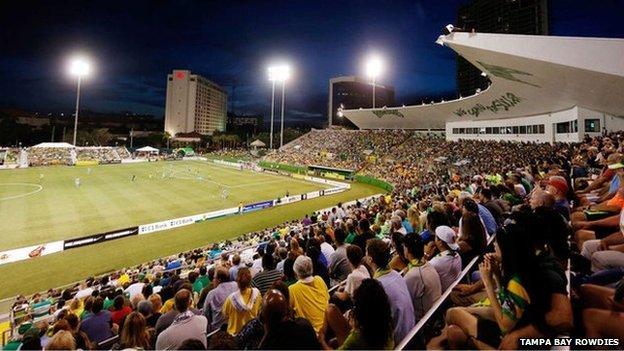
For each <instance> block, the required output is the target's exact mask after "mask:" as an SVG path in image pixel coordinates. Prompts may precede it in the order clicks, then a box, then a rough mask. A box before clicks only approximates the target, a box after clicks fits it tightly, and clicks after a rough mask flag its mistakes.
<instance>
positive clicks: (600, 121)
mask: <svg viewBox="0 0 624 351" xmlns="http://www.w3.org/2000/svg"><path fill="white" fill-rule="evenodd" d="M536 127H537V130H535V129H536ZM623 128H624V118H621V117H616V116H613V115H609V114H606V113H603V112H599V111H594V110H590V109H587V108H583V107H579V106H574V107H572V108H570V109H566V110H562V111H557V112H551V113H546V114H540V115H535V116H526V117H519V118H506V119H492V120H482V121H476V120H472V121H457V122H447V123H446V139H447V140H450V141H457V140H460V139H467V140H495V141H502V140H505V141H520V142H526V141H529V142H542V143H553V142H565V143H570V142H579V141H581V140H582V139H583V136H584V135H585V134H588V135H590V136H598V135H600V134H601V133H602V132H604V131H617V130H622V129H623Z"/></svg>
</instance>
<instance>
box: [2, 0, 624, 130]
mask: <svg viewBox="0 0 624 351" xmlns="http://www.w3.org/2000/svg"><path fill="white" fill-rule="evenodd" d="M464 2H465V1H459V0H451V1H446V0H445V1H441V0H435V1H424V0H420V1H419V0H409V1H383V0H377V1H366V0H357V1H356V0H354V1H339V0H336V1H303V0H301V1H298V0H290V1H268V0H255V1H183V0H180V1H111V0H109V1H99V0H91V1H40V2H33V1H24V0H22V1H2V2H1V3H0V107H19V108H24V109H27V110H36V111H40V112H47V111H62V110H63V111H70V110H71V109H72V108H73V104H74V101H75V100H74V99H75V82H74V81H73V80H72V78H70V77H69V76H68V74H67V73H66V66H67V60H68V58H69V56H70V55H71V54H72V53H85V54H87V55H88V56H89V57H91V58H92V59H93V60H94V61H95V65H96V67H95V72H94V74H93V75H92V76H91V77H89V78H88V80H87V81H86V82H85V83H84V86H83V87H84V89H83V99H82V104H83V107H84V108H86V109H91V110H96V111H102V112H106V111H111V112H112V111H132V112H136V113H148V114H153V115H154V116H156V117H159V118H160V117H162V116H163V115H164V105H165V88H166V75H167V73H169V72H170V71H171V70H172V69H174V68H180V69H184V68H188V69H190V70H192V71H193V72H196V73H199V74H202V75H204V76H206V77H208V78H210V79H212V80H214V81H215V82H217V83H218V84H221V85H222V86H224V87H226V88H227V89H228V91H229V93H230V96H229V100H230V108H233V109H234V111H235V112H237V113H260V114H264V115H265V116H266V115H268V114H269V110H270V94H271V90H270V84H269V82H268V81H267V78H266V66H267V65H268V64H269V63H270V62H271V61H273V60H276V59H285V60H287V61H288V62H290V63H291V65H292V66H293V70H294V77H293V79H292V80H291V81H289V83H288V85H287V91H286V92H287V98H286V109H287V118H288V120H289V121H291V122H295V121H296V122H304V121H310V120H317V121H318V120H319V119H321V118H324V116H325V115H326V111H327V108H326V104H327V91H328V80H329V78H331V77H334V76H338V75H351V74H361V73H362V66H363V59H364V58H365V56H366V55H367V54H368V53H370V52H373V51H374V52H379V53H381V54H382V55H383V57H384V59H385V61H386V65H387V68H386V72H385V73H384V75H383V77H382V79H381V81H382V82H385V83H388V84H391V85H394V86H395V89H396V94H397V99H396V100H397V103H398V104H401V103H409V102H414V101H413V100H414V99H415V97H417V96H436V95H445V94H446V95H448V94H452V93H453V92H454V91H455V58H454V54H453V52H452V51H451V50H449V49H446V48H443V47H440V46H438V45H436V44H434V41H435V39H436V38H437V36H438V35H439V33H440V30H441V29H442V27H443V26H444V25H446V24H447V23H454V22H455V19H456V13H457V7H458V5H459V4H460V3H464ZM549 12H550V31H551V34H552V35H571V36H596V37H619V38H624V25H623V21H622V16H621V15H622V13H624V0H600V1H585V0H574V1H569V0H567V1H565V0H554V1H551V2H550V8H549ZM234 86H235V87H236V88H235V91H234V94H233V92H232V89H233V87H234Z"/></svg>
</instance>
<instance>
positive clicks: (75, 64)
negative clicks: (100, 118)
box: [69, 56, 91, 146]
mask: <svg viewBox="0 0 624 351" xmlns="http://www.w3.org/2000/svg"><path fill="white" fill-rule="evenodd" d="M90 72H91V64H89V61H88V60H87V59H86V58H84V57H80V56H78V57H74V58H72V59H71V61H70V62H69V73H70V74H71V75H72V76H75V77H78V89H77V90H76V115H75V116H74V138H73V145H74V146H75V145H76V134H77V132H78V111H79V110H80V83H82V77H85V76H87V75H89V73H90Z"/></svg>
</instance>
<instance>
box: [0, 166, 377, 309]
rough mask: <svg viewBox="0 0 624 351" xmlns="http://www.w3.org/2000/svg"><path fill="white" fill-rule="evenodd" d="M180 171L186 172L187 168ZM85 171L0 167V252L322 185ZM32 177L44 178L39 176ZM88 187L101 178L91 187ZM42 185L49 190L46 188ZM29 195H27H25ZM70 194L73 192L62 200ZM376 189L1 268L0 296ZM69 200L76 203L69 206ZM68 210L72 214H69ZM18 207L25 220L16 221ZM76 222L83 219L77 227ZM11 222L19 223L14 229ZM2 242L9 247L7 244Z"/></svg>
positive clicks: (145, 169) (249, 176) (233, 173)
mask: <svg viewBox="0 0 624 351" xmlns="http://www.w3.org/2000/svg"><path fill="white" fill-rule="evenodd" d="M188 167H190V168H191V170H190V171H189V170H188ZM170 168H173V171H174V172H178V171H179V172H180V173H176V174H177V177H178V178H176V177H173V178H172V179H171V180H169V179H162V173H161V174H159V176H160V177H161V179H155V177H156V174H155V173H157V172H156V171H161V170H163V169H170ZM91 169H92V171H91V174H89V175H88V174H87V172H88V169H87V167H46V168H30V169H23V170H14V171H1V172H0V199H4V200H0V228H1V229H0V232H2V233H3V234H4V235H2V239H3V240H2V247H3V248H2V249H0V250H4V249H6V248H13V247H19V246H25V245H28V244H33V243H34V244H36V243H40V242H47V241H51V240H58V239H61V238H69V237H75V236H81V235H88V234H92V233H97V232H102V231H106V229H119V228H122V227H124V226H129V225H137V224H143V223H148V222H152V221H158V220H162V219H168V218H174V217H179V216H185V215H190V214H195V213H201V212H205V211H209V210H210V209H220V208H226V207H231V206H236V205H238V202H239V201H241V200H243V201H244V202H252V201H256V200H264V199H270V198H273V197H275V196H278V195H279V196H281V195H284V193H285V192H286V190H288V191H289V192H290V193H291V194H298V193H303V192H308V191H313V190H317V189H320V188H321V186H320V185H318V184H313V183H306V182H301V181H298V180H294V179H288V178H284V177H277V176H271V175H265V174H257V173H252V172H248V171H244V172H240V171H237V170H233V169H228V168H223V167H220V166H215V165H211V164H208V163H204V162H166V163H165V162H155V163H143V164H124V165H107V166H95V167H91ZM194 171H195V173H193V172H194ZM197 171H199V172H200V173H202V172H203V173H202V174H204V175H205V176H206V178H205V180H204V181H202V180H199V179H197V178H196V172H197ZM40 174H44V177H43V179H42V180H41V182H39V178H40ZM132 174H135V175H136V176H137V180H135V182H132V181H131V179H130V178H131V176H132ZM150 174H152V179H151V180H150V179H149V175H150ZM185 174H191V175H193V174H195V175H194V176H187V175H185ZM208 175H210V178H208ZM75 177H80V178H81V183H82V184H81V186H80V188H79V189H77V188H76V186H75V184H74V178H75ZM166 178H167V177H166ZM184 178H192V179H184ZM208 180H211V181H212V182H210V181H208ZM96 182H97V183H96ZM7 183H33V184H39V183H41V185H42V186H43V190H40V191H38V192H36V193H35V192H34V191H35V189H36V188H38V187H32V186H30V187H27V186H23V188H22V189H21V190H16V188H15V186H2V184H7ZM216 183H220V184H225V185H228V186H230V191H229V192H230V194H229V197H228V199H227V200H225V201H223V200H221V197H220V193H219V189H221V188H222V186H221V185H218V184H216ZM53 184H54V185H58V188H57V187H53ZM95 184H99V185H98V188H97V189H96V188H95ZM89 188H92V189H89ZM46 190H49V191H50V193H49V194H46ZM126 191H127V192H128V193H127V194H126ZM29 192H33V194H31V195H27V196H25V194H28V193H29ZM76 192H79V194H81V195H74V196H68V194H69V195H71V194H75V193H76ZM382 192H383V191H382V190H381V189H379V188H376V187H373V186H369V185H365V184H359V183H353V184H352V187H351V189H350V190H348V191H346V192H343V193H339V194H335V195H331V196H324V197H320V198H316V199H311V200H307V201H301V202H297V203H294V204H289V205H285V206H279V207H274V208H271V209H267V210H261V211H256V212H252V213H247V214H244V215H240V216H238V215H237V216H228V217H223V218H218V219H214V220H209V221H206V222H202V223H199V224H193V225H190V226H185V227H181V228H177V229H172V230H167V231H162V232H157V233H153V234H149V235H142V236H133V237H127V238H122V239H119V240H113V241H109V242H104V243H101V244H97V245H92V246H85V247H80V248H76V249H72V250H68V251H64V252H60V253H56V254H52V255H47V256H43V257H39V258H37V259H34V260H28V261H20V262H15V263H10V264H5V265H1V266H0V277H3V284H2V288H1V289H0V298H6V297H11V296H15V295H16V294H30V293H33V292H36V291H41V290H45V289H48V288H51V287H58V286H61V285H64V284H68V283H71V282H74V281H77V280H79V279H84V278H86V277H88V276H92V275H98V274H103V273H106V272H109V271H112V270H115V269H119V268H122V267H127V266H131V265H134V264H138V263H142V262H145V261H148V260H151V259H154V258H158V257H163V256H166V255H170V254H175V253H178V252H181V251H185V250H189V249H192V248H195V247H199V246H203V245H207V244H210V243H213V242H217V241H220V240H224V239H227V238H234V237H237V236H238V235H240V234H244V233H248V232H251V231H255V230H260V229H263V228H266V227H270V226H273V225H277V224H279V223H283V222H284V221H287V220H292V219H295V218H301V217H303V215H305V214H308V213H310V212H312V211H315V210H318V209H321V208H325V207H329V206H332V205H335V204H336V203H338V202H340V201H342V202H345V201H349V200H352V199H356V198H362V197H365V196H369V195H372V194H377V193H382ZM84 193H87V194H89V195H88V196H89V198H88V201H86V199H85V200H82V199H83V197H84V196H85V195H84ZM120 193H121V194H120ZM137 197H138V198H137ZM204 197H205V198H204ZM77 201H79V202H80V203H81V204H80V205H79V204H78V203H76V202H77ZM18 204H19V205H18ZM57 207H58V208H57ZM139 209H140V211H142V212H140V213H142V215H141V216H145V217H137V215H138V213H139V212H138V211H139ZM39 211H41V212H48V211H54V213H55V214H59V215H62V216H65V217H63V218H65V219H64V220H63V221H60V220H58V219H57V220H52V219H51V215H50V213H39ZM72 211H79V213H71V212H72ZM25 212H26V213H28V214H29V215H30V218H28V219H27V218H25V217H24V216H25V215H26V213H25ZM98 217H99V218H98ZM114 217H116V218H114ZM149 218H151V219H149ZM84 221H87V222H88V224H87V223H83V222H84ZM29 222H34V223H29ZM18 225H19V226H21V227H20V228H21V229H19V230H18V229H17V228H18ZM76 228H79V229H76ZM33 233H37V235H38V239H33V238H30V237H31V235H32V234H33ZM9 242H12V243H13V244H11V245H9ZM0 304H1V303H0ZM0 307H4V306H0ZM2 311H4V308H1V310H0V312H2Z"/></svg>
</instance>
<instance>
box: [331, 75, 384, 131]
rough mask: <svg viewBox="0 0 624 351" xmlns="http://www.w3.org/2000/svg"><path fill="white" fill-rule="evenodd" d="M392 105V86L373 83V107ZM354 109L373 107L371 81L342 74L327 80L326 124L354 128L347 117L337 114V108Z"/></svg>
mask: <svg viewBox="0 0 624 351" xmlns="http://www.w3.org/2000/svg"><path fill="white" fill-rule="evenodd" d="M392 105H394V87H391V86H388V85H381V84H378V83H376V84H375V107H378V108H381V107H383V106H392ZM340 107H342V108H343V109H355V108H371V107H373V84H372V82H370V81H368V80H365V79H362V78H359V77H356V76H342V77H336V78H332V79H330V80H329V103H328V110H327V122H328V123H327V124H328V125H329V126H332V125H340V126H344V127H351V128H354V127H355V125H354V124H353V123H351V121H349V120H348V119H346V118H344V117H341V116H339V115H338V108H340Z"/></svg>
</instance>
